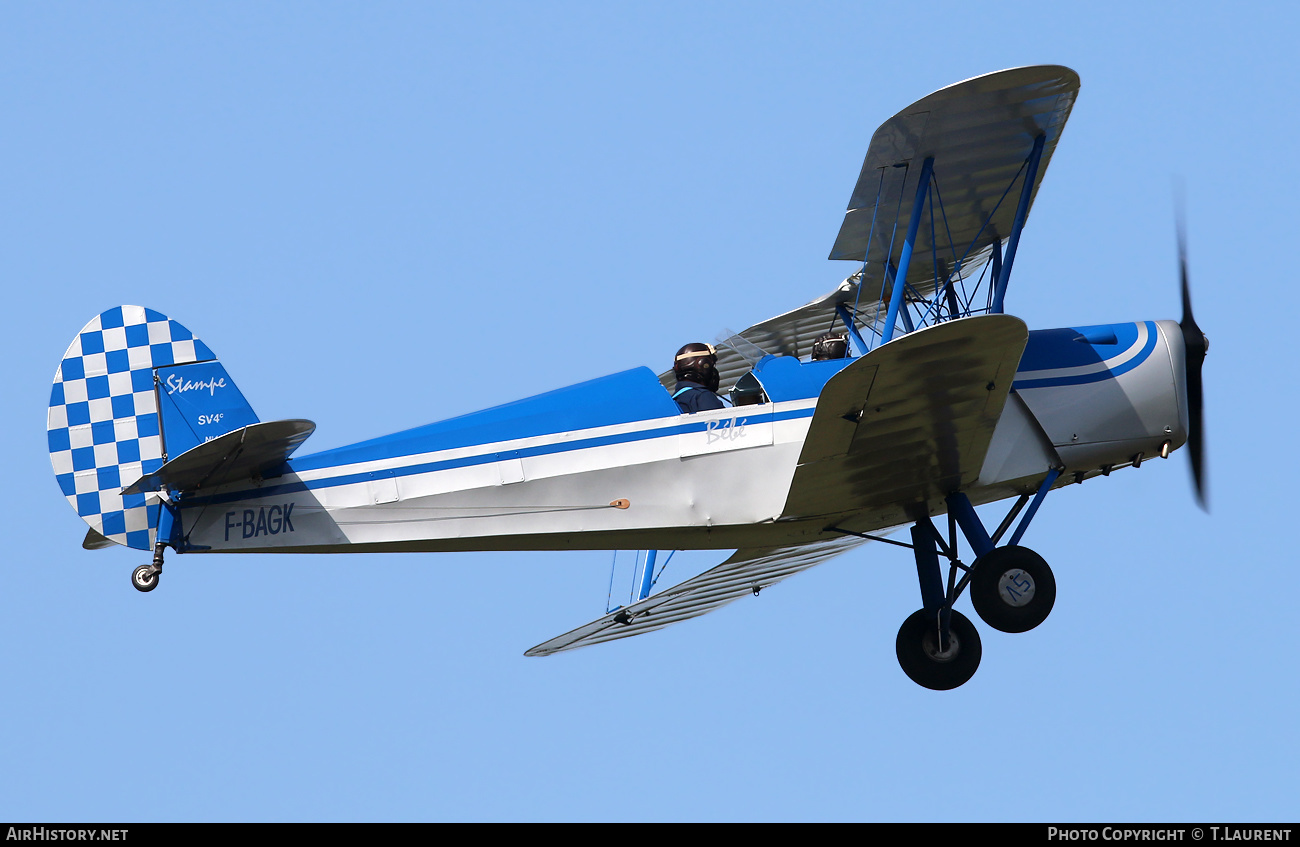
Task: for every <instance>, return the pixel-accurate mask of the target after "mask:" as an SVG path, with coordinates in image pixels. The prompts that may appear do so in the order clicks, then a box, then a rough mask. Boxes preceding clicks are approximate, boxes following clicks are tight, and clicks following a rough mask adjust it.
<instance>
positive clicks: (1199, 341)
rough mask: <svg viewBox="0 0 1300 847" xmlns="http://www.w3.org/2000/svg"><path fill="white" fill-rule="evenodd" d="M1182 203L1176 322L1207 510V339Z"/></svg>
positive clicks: (1195, 462) (1191, 442) (1195, 463)
mask: <svg viewBox="0 0 1300 847" xmlns="http://www.w3.org/2000/svg"><path fill="white" fill-rule="evenodd" d="M1181 205H1182V204H1181V203H1180V204H1179V212H1178V270H1179V275H1180V277H1181V281H1182V294H1183V319H1182V320H1181V321H1179V322H1178V325H1179V326H1180V327H1181V328H1182V330H1183V355H1184V358H1185V361H1184V364H1185V371H1186V374H1187V418H1188V420H1187V449H1188V452H1189V453H1190V455H1191V459H1192V481H1193V482H1194V483H1195V485H1196V502H1197V503H1199V504H1200V506H1201V508H1202V509H1204V510H1205V511H1206V512H1208V511H1209V510H1210V506H1209V501H1208V490H1207V484H1206V478H1205V410H1204V391H1203V384H1202V381H1201V366H1202V365H1203V364H1204V363H1205V354H1206V352H1207V351H1208V350H1209V349H1210V341H1209V339H1208V338H1206V337H1205V333H1203V332H1201V328H1200V327H1199V326H1197V324H1196V318H1195V317H1193V316H1192V297H1191V290H1190V288H1189V286H1188V283H1187V241H1186V233H1185V231H1184V229H1185V228H1184V225H1183V214H1182V208H1181Z"/></svg>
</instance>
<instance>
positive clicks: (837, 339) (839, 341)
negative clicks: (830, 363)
mask: <svg viewBox="0 0 1300 847" xmlns="http://www.w3.org/2000/svg"><path fill="white" fill-rule="evenodd" d="M847 355H849V338H848V336H847V335H845V334H844V333H842V332H840V333H835V332H828V333H826V334H825V335H823V336H821V337H820V338H818V339H817V340H816V341H814V342H813V348H812V359H813V361H814V362H821V361H824V360H826V359H843V358H844V357H845V356H847Z"/></svg>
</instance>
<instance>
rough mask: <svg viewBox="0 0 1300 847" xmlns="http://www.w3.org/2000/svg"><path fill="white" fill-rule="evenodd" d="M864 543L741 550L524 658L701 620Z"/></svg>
mask: <svg viewBox="0 0 1300 847" xmlns="http://www.w3.org/2000/svg"><path fill="white" fill-rule="evenodd" d="M861 543H863V540H862V539H860V538H855V537H852V536H845V537H843V538H832V539H829V540H827V541H815V542H813V543H811V544H804V545H801V546H799V547H765V548H756V547H752V548H747V549H742V550H737V551H736V552H735V554H734V555H732V557H731V558H730V559H727V561H725V562H723V563H722V564H720V565H718V566H717V567H716V568H713V569H712V570H708V571H705V572H704V573H702V574H700V575H699V576H697V577H694V578H692V579H688V580H686V581H685V582H683V583H681V584H679V585H675V586H673V587H672V588H669V589H666V590H665V591H661V592H660V593H658V594H656V595H654V596H653V597H649V598H647V599H645V600H642V601H641V602H639V603H633V604H632V605H631V606H627V607H626V608H622V609H617V610H615V611H613V612H610V613H609V614H607V615H605V616H604V617H602V618H600V619H598V620H594V621H592V622H591V623H589V624H587V625H586V626H580V627H578V628H577V629H575V630H573V631H572V632H566V633H565V634H564V635H561V636H559V637H557V638H552V639H551V640H550V641H547V642H545V643H543V644H538V645H537V646H536V647H534V648H533V649H531V650H529V651H528V652H526V653H524V655H525V656H549V655H551V654H553V653H560V652H563V651H565V650H573V649H576V648H578V647H586V646H588V645H591V644H599V643H601V642H604V641H613V640H614V639H616V638H628V637H630V636H633V635H640V634H642V633H645V632H653V631H654V630H656V629H663V628H664V627H666V626H668V625H669V624H674V623H677V622H678V621H684V620H687V619H688V618H695V617H699V616H700V615H703V614H705V613H706V612H711V611H713V610H714V609H717V608H719V607H721V606H725V605H726V604H728V603H730V602H731V601H732V600H738V599H740V598H741V597H744V596H746V595H748V594H757V593H758V592H759V591H760V590H761V589H764V588H767V587H768V586H769V585H773V584H775V583H777V582H780V581H781V580H783V579H785V578H786V577H788V576H793V575H794V574H797V573H799V572H800V571H804V570H807V569H808V568H811V567H812V566H813V565H819V564H821V563H822V562H824V561H826V560H827V559H830V558H833V557H835V556H838V555H839V554H841V553H843V552H845V551H847V550H849V549H851V548H853V547H856V546H857V545H859V544H861Z"/></svg>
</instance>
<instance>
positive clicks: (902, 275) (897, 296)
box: [880, 156, 934, 344]
mask: <svg viewBox="0 0 1300 847" xmlns="http://www.w3.org/2000/svg"><path fill="white" fill-rule="evenodd" d="M933 172H934V157H933V156H930V157H927V158H926V160H925V163H924V164H923V165H921V179H920V180H919V181H918V182H917V184H916V200H914V201H913V202H912V218H911V220H909V221H908V222H907V238H906V239H904V241H903V252H902V253H901V254H899V257H898V272H897V273H895V274H894V290H893V291H892V292H890V295H889V311H888V312H887V313H886V314H885V330H884V333H883V334H882V335H881V337H880V343H881V344H888V343H889V340H890V339H891V338H893V337H894V324H896V323H897V322H898V307H899V306H900V305H902V303H903V291H904V289H906V288H907V270H908V266H909V265H911V264H912V248H913V247H915V246H916V231H917V229H919V228H920V226H921V211H922V210H923V209H924V207H925V198H926V196H927V195H928V194H929V193H930V174H932V173H933Z"/></svg>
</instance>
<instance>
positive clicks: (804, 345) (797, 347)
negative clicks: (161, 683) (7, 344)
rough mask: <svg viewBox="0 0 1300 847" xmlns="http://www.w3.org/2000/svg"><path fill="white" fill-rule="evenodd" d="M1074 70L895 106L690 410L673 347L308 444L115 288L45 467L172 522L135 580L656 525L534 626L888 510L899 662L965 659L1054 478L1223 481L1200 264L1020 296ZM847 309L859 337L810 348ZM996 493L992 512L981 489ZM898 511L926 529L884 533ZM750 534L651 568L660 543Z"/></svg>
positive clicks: (553, 540) (1026, 567) (618, 634)
mask: <svg viewBox="0 0 1300 847" xmlns="http://www.w3.org/2000/svg"><path fill="white" fill-rule="evenodd" d="M1078 91H1079V78H1078V76H1077V75H1076V74H1075V73H1074V72H1073V71H1071V70H1069V69H1068V68H1063V67H1056V66H1043V67H1029V68H1017V69H1014V70H1008V71H1001V72H999V73H993V74H988V75H986V76H980V77H976V78H974V79H970V80H967V81H965V82H961V83H958V84H956V85H952V86H949V87H947V88H944V89H942V90H940V91H937V92H935V93H934V94H931V95H930V96H928V97H926V98H924V99H922V100H920V101H918V102H916V103H914V104H913V105H911V106H909V107H908V108H906V109H904V110H903V111H901V112H899V113H898V114H897V115H895V116H894V117H892V118H890V119H889V120H888V121H886V122H885V124H884V125H883V126H882V127H881V128H880V129H879V130H877V131H876V134H875V135H874V136H873V137H872V140H871V146H870V149H869V150H868V152H867V158H866V162H865V163H864V164H863V166H862V172H861V174H860V175H859V177H858V182H857V185H856V186H855V187H854V189H853V196H852V198H851V199H850V201H849V207H848V213H847V214H846V215H845V218H844V224H843V226H842V227H841V228H840V232H839V235H838V237H837V238H836V239H835V245H834V248H833V249H832V250H831V255H830V258H831V259H841V260H851V261H854V262H857V263H859V266H860V268H859V270H857V272H855V273H854V274H852V275H851V276H849V278H848V279H846V280H844V282H843V283H841V284H840V286H839V287H838V288H836V289H835V290H834V291H832V292H830V293H829V294H827V295H826V296H824V297H821V298H819V299H817V300H814V301H813V302H811V303H809V304H807V305H806V306H803V307H801V308H798V309H795V310H794V311H791V312H787V313H786V314H783V315H780V316H778V317H775V318H772V319H771V320H768V321H764V322H763V323H760V324H758V325H756V326H753V327H750V328H749V329H747V330H745V331H744V332H741V333H738V334H736V335H733V336H731V337H730V338H728V339H726V340H724V341H722V342H721V343H720V344H719V346H718V350H717V370H718V372H719V374H720V377H721V391H722V392H724V393H727V394H729V395H730V398H731V400H732V403H733V405H732V406H730V407H728V408H722V409H717V410H710V411H704V412H699V413H696V414H684V413H682V412H681V411H680V410H679V408H678V405H677V403H676V402H674V400H673V398H672V395H671V394H670V390H671V389H672V388H673V373H672V372H671V371H669V372H668V373H665V374H660V375H658V376H656V375H655V374H654V373H653V372H652V371H651V370H649V369H648V368H644V367H642V368H637V369H635V370H630V371H625V372H623V373H617V374H613V375H612V376H606V377H603V378H600V379H595V380H592V381H590V382H584V383H581V384H578V385H574V386H571V387H568V388H562V389H560V390H558V391H551V392H549V393H546V394H541V395H538V396H536V397H531V398H528V399H526V400H520V401H518V402H515V403H510V404H507V405H505V406H499V407H497V408H494V409H488V410H486V411H483V412H477V413H474V414H469V415H464V416H462V417H458V418H453V419H451V420H446V421H442V422H441V423H434V424H430V425H428V426H423V427H418V428H416V429H412V430H407V431H405V432H399V433H397V434H395V435H389V436H385V437H382V438H376V439H374V440H371V441H364V442H362V443H360V444H355V445H352V446H349V447H341V448H338V449H334V450H327V451H325V452H322V453H317V454H315V455H310V456H307V457H299V458H293V459H290V458H289V457H290V455H291V454H292V453H293V452H294V451H295V450H296V449H297V448H298V447H299V446H300V445H301V444H302V443H303V441H305V440H306V439H307V437H308V436H309V435H310V434H311V432H312V430H313V429H314V428H315V425H314V424H312V423H311V422H309V421H305V420H283V421H269V422H262V421H259V420H258V418H257V415H256V414H254V412H253V410H252V408H251V407H250V406H249V404H248V402H247V401H246V400H245V399H244V397H243V395H242V394H241V393H240V391H239V389H238V388H236V387H235V384H234V381H233V380H232V379H231V378H230V376H229V374H227V373H226V371H225V369H224V368H223V367H222V365H221V364H220V363H219V362H218V361H217V358H216V356H215V355H214V354H213V353H212V351H211V350H210V349H209V348H208V347H207V346H206V345H205V344H204V343H203V342H201V341H199V340H198V339H197V338H195V337H194V335H192V334H191V333H190V331H189V330H188V329H186V328H185V327H183V326H182V325H181V324H179V323H177V322H176V321H173V320H170V319H169V318H167V317H166V316H164V315H161V314H159V313H157V312H154V311H151V310H148V309H144V308H141V307H138V306H120V307H117V308H113V309H109V310H108V311H106V312H104V313H103V314H101V315H99V316H98V317H96V318H94V319H93V320H92V321H90V323H88V324H87V325H86V327H85V328H84V329H83V330H82V331H81V333H80V334H79V335H78V336H77V337H76V338H75V339H74V340H73V342H72V345H71V346H70V347H69V348H68V352H67V354H66V355H65V356H64V358H63V362H62V364H61V365H60V366H59V369H58V372H57V373H56V374H55V378H54V388H53V391H52V393H51V397H50V409H49V445H50V455H51V459H52V461H53V464H54V473H55V476H56V478H57V479H58V483H59V486H60V487H61V488H62V490H63V493H64V495H66V497H67V499H68V502H69V503H71V504H72V506H73V508H74V509H76V511H77V514H78V515H80V516H81V517H82V518H83V519H84V520H85V521H86V523H88V524H90V531H89V533H87V535H86V540H85V543H84V546H85V547H87V548H99V547H106V546H109V545H110V544H124V545H126V546H128V547H132V548H135V549H139V550H150V549H152V550H153V561H152V563H151V564H147V565H142V566H140V567H139V568H137V569H136V570H135V572H134V573H133V575H132V582H133V584H134V585H135V587H136V588H137V589H139V590H141V591H151V590H153V589H154V588H155V587H156V586H157V585H158V580H159V576H160V574H161V572H162V564H163V552H164V550H165V549H166V548H167V547H170V548H172V549H173V550H175V551H176V552H177V553H198V552H204V553H215V552H225V553H247V552H257V553H266V552H298V553H324V552H344V551H357V552H376V551H440V550H577V549H584V550H620V549H622V550H632V549H637V550H645V551H647V553H646V555H645V556H644V557H643V561H644V564H643V565H642V568H643V570H642V577H640V578H639V580H638V582H639V584H640V592H639V594H640V597H639V599H638V600H636V601H635V602H631V603H630V604H629V605H628V606H626V607H623V608H617V609H614V610H612V611H609V612H608V613H607V614H605V615H603V616H602V617H600V618H599V619H597V620H595V621H592V622H591V623H589V624H587V625H586V626H582V627H579V628H577V629H575V630H573V631H571V632H568V633H565V634H564V635H561V636H558V637H556V638H553V639H551V640H550V641H547V642H545V643H543V644H540V645H538V646H536V647H534V648H532V649H531V650H529V651H527V655H529V656H545V655H550V654H552V653H557V652H560V651H563V650H570V649H573V648H575V647H581V646H584V645H588V644H595V643H597V642H601V641H608V640H611V639H615V638H624V637H627V636H629V635H637V634H640V633H643V632H649V631H651V630H655V629H659V628H662V627H664V626H667V625H669V624H672V623H676V622H677V621H681V620H684V619H686V618H690V617H694V616H696V615H701V614H703V613H705V612H708V611H710V610H712V609H716V608H718V607H719V606H722V605H724V604H726V603H729V602H730V601H732V600H735V599H737V598H739V597H742V596H745V595H748V594H750V593H753V594H757V593H758V592H759V591H760V590H761V589H764V588H767V587H768V586H770V585H772V584H774V583H776V582H779V581H780V580H782V579H785V578H786V577H788V576H790V575H792V574H794V573H797V572H799V571H802V570H804V569H806V568H810V567H812V566H813V565H816V564H819V563H821V562H824V561H826V560H827V559H830V558H831V557H833V556H837V555H839V554H841V553H843V552H845V551H847V550H849V549H850V548H852V547H854V546H856V545H858V544H861V543H863V541H864V540H866V539H875V540H881V541H887V542H888V543H891V544H899V545H901V546H904V547H910V548H911V549H912V551H913V553H914V556H915V560H916V567H917V573H918V576H919V581H920V589H921V609H920V610H919V611H917V612H915V613H914V614H912V615H911V616H910V617H908V618H907V620H906V621H905V622H904V623H903V626H902V628H901V629H900V630H899V633H898V639H897V644H896V647H897V652H898V660H899V663H900V664H901V665H902V667H903V670H904V671H905V672H906V673H907V675H908V676H909V677H911V678H912V679H913V680H914V681H916V682H917V683H919V684H920V685H923V686H926V687H927V688H933V689H949V688H955V687H956V686H959V685H961V684H962V683H964V682H965V681H966V680H968V679H970V677H971V675H972V674H974V672H975V670H976V668H977V667H978V665H979V661H980V652H981V650H980V639H979V634H978V632H977V631H976V629H975V627H974V626H973V625H972V624H971V623H970V621H969V620H967V618H966V617H964V616H963V615H962V614H961V613H959V612H957V611H954V610H953V604H954V602H956V600H957V598H958V597H960V596H961V594H962V592H963V591H965V590H966V589H968V588H969V589H970V597H971V603H972V605H973V606H974V607H975V610H976V612H977V613H978V614H979V616H980V617H981V618H982V619H983V620H984V622H985V623H987V624H988V625H989V626H991V627H993V628H995V629H998V630H1001V631H1004V632H1023V631H1025V630H1029V629H1032V628H1033V627H1035V626H1037V625H1038V624H1039V623H1041V622H1042V621H1043V620H1044V619H1045V618H1046V617H1047V615H1048V612H1050V611H1051V608H1052V603H1053V601H1054V599H1055V594H1056V586H1055V581H1054V579H1053V577H1052V572H1051V570H1050V569H1049V568H1048V566H1047V563H1046V562H1044V561H1043V559H1042V558H1040V557H1039V556H1038V555H1037V554H1035V553H1034V552H1032V551H1030V550H1028V549H1026V548H1024V547H1021V546H1019V542H1020V539H1021V536H1022V535H1023V534H1024V532H1025V529H1026V527H1027V525H1028V524H1029V522H1030V520H1031V519H1032V518H1033V516H1034V514H1035V512H1037V510H1038V508H1039V506H1040V505H1041V504H1042V502H1043V499H1044V498H1045V497H1046V496H1047V494H1048V492H1050V491H1052V490H1053V489H1055V488H1059V487H1061V486H1063V485H1067V484H1069V483H1076V482H1082V481H1083V480H1085V479H1089V478H1092V477H1095V476H1099V475H1100V476H1105V475H1109V474H1110V473H1111V472H1112V471H1115V470H1117V469H1120V468H1125V467H1135V468H1136V467H1138V466H1139V465H1141V464H1142V463H1143V461H1145V460H1146V459H1149V458H1152V457H1156V456H1160V457H1167V456H1168V455H1169V452H1170V451H1171V450H1174V449H1177V448H1178V447H1180V446H1181V445H1182V444H1183V443H1184V442H1188V441H1190V446H1191V448H1192V449H1191V451H1190V452H1191V453H1192V459H1193V472H1194V476H1195V481H1196V485H1197V491H1198V496H1201V497H1202V502H1203V490H1204V486H1203V473H1202V470H1201V468H1202V458H1201V457H1202V454H1203V447H1202V436H1201V432H1202V425H1201V376H1200V373H1201V364H1202V361H1203V359H1204V356H1205V351H1206V347H1207V343H1206V341H1205V338H1204V336H1203V335H1202V333H1201V331H1200V329H1199V328H1198V327H1197V326H1196V323H1195V321H1194V320H1193V319H1192V315H1191V308H1190V303H1189V301H1188V292H1187V279H1186V269H1185V267H1186V266H1185V262H1184V266H1183V279H1182V285H1183V313H1184V317H1183V320H1182V321H1181V323H1176V322H1174V321H1168V320H1166V321H1139V322H1136V323H1118V324H1111V325H1107V326H1089V327H1072V328H1065V329H1046V330H1037V331H1034V332H1030V331H1028V330H1027V329H1026V327H1025V324H1024V323H1023V322H1022V321H1021V320H1020V319H1018V318H1015V317H1013V316H1011V315H1008V314H1004V310H1003V302H1004V298H1005V295H1006V292H1007V286H1008V280H1009V278H1010V274H1011V268H1012V264H1013V263H1014V261H1015V257H1016V247H1017V244H1018V243H1019V240H1020V234H1021V231H1022V230H1023V228H1024V225H1025V221H1026V219H1027V217H1028V214H1029V209H1030V205H1031V203H1032V201H1033V198H1034V195H1035V193H1036V192H1037V190H1038V185H1039V182H1040V181H1041V180H1042V178H1043V175H1044V173H1045V172H1046V170H1047V165H1048V163H1049V162H1050V161H1051V159H1052V155H1053V153H1054V152H1055V150H1056V145H1057V142H1058V141H1059V139H1060V137H1061V132H1062V130H1063V129H1064V128H1065V123H1066V119H1067V118H1068V117H1069V115H1070V110H1071V108H1072V106H1073V105H1074V101H1075V97H1076V96H1077V94H1078ZM1181 249H1182V245H1181V232H1180V251H1181ZM835 327H838V328H839V329H840V331H842V332H844V333H845V335H846V336H847V339H848V340H849V342H850V343H849V349H848V351H847V353H848V355H845V356H844V357H843V358H833V359H827V360H817V361H814V360H812V359H811V356H810V353H811V351H812V346H813V342H814V340H816V339H817V338H819V337H820V336H822V335H824V334H825V333H827V331H828V330H830V329H832V328H835ZM1008 498H1014V500H1015V502H1014V505H1013V506H1012V507H1011V508H1010V510H1009V513H1008V514H1007V515H1006V517H1005V518H1004V519H1002V520H1001V522H1000V524H999V525H998V526H997V527H996V528H995V529H993V530H992V531H990V530H988V529H986V527H985V524H984V523H983V522H982V521H981V519H980V517H979V516H978V515H977V513H976V511H975V508H974V507H975V506H978V505H981V504H985V503H992V502H993V501H997V500H1004V499H1008ZM1026 507H1028V508H1026ZM937 515H947V531H946V532H941V531H940V530H939V529H938V528H937V527H936V526H935V524H934V522H933V520H932V519H933V517H934V516H937ZM1017 519H1019V520H1018V523H1017ZM905 524H910V525H911V539H910V542H911V543H910V544H908V543H903V542H899V541H893V540H889V539H883V538H880V537H879V534H880V533H883V532H887V531H889V530H891V529H895V528H898V527H900V526H902V525H905ZM958 528H960V530H961V534H962V535H963V536H964V537H965V538H966V541H967V543H968V545H969V546H970V548H971V549H972V551H973V555H974V561H973V563H972V564H970V565H966V564H964V563H963V562H962V561H961V560H960V558H959V556H958V533H957V530H958ZM1004 539H1006V540H1005V541H1004ZM731 548H736V552H735V553H734V554H733V555H732V556H731V557H730V558H729V559H727V560H726V561H725V562H723V563H722V564H720V565H718V566H717V567H715V568H713V569H712V570H709V571H706V572H705V573H703V574H701V575H699V576H697V577H694V578H692V579H689V580H687V581H686V582H683V583H681V584H680V585H677V586H675V587H673V588H669V589H667V590H664V591H661V592H659V593H655V594H652V593H651V580H652V575H653V572H654V567H655V561H656V556H655V551H659V550H682V549H731ZM941 556H942V557H943V558H945V559H947V575H946V580H945V575H944V573H943V570H942V567H941V559H940V557H941Z"/></svg>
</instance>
